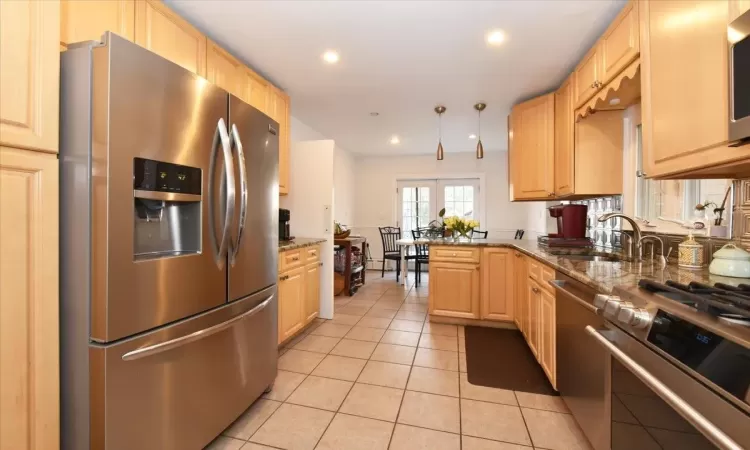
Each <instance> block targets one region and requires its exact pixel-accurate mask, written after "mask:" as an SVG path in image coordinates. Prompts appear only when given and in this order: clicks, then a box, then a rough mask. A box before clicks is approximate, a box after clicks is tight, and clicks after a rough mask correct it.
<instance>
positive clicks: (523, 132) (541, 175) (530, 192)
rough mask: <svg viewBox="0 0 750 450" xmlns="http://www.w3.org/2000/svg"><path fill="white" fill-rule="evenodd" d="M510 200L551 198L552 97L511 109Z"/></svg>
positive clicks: (552, 190)
mask: <svg viewBox="0 0 750 450" xmlns="http://www.w3.org/2000/svg"><path fill="white" fill-rule="evenodd" d="M512 115H513V116H514V117H513V120H514V125H513V146H512V147H511V149H512V155H509V158H511V159H512V160H515V163H514V164H515V167H514V168H513V171H512V172H511V176H512V180H510V182H511V183H512V185H513V198H512V200H541V199H548V198H549V197H552V196H554V190H555V183H554V176H555V175H554V150H555V94H554V93H551V94H547V95H543V96H541V97H537V98H534V99H531V100H529V101H526V102H524V103H520V104H518V105H516V106H514V107H513V111H512Z"/></svg>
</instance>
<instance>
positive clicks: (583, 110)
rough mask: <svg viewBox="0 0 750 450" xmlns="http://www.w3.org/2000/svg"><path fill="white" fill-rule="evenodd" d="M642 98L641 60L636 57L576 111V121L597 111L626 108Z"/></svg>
mask: <svg viewBox="0 0 750 450" xmlns="http://www.w3.org/2000/svg"><path fill="white" fill-rule="evenodd" d="M640 98H641V60H640V58H639V59H636V60H635V61H633V63H632V64H630V65H629V66H628V67H627V68H625V70H623V71H622V72H620V74H619V75H617V76H616V77H615V78H614V79H612V81H610V82H609V83H607V85H606V86H604V87H603V88H602V89H601V90H600V91H599V92H597V93H596V94H595V95H594V97H593V98H591V99H590V100H589V101H587V102H586V103H584V104H583V106H581V107H580V108H578V109H577V110H576V112H575V121H576V122H578V121H579V120H581V119H584V118H586V117H587V116H588V115H589V114H593V113H595V112H597V111H612V110H618V109H625V108H627V107H628V106H630V105H633V104H635V103H638V101H639V100H640Z"/></svg>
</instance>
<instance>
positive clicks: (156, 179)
mask: <svg viewBox="0 0 750 450" xmlns="http://www.w3.org/2000/svg"><path fill="white" fill-rule="evenodd" d="M201 187H202V183H201V170H200V169H199V168H197V167H189V166H181V165H179V164H172V163H168V162H162V161H154V160H152V159H143V158H134V159H133V189H138V190H142V191H159V192H179V193H182V194H195V195H200V194H201Z"/></svg>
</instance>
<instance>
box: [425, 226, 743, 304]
mask: <svg viewBox="0 0 750 450" xmlns="http://www.w3.org/2000/svg"><path fill="white" fill-rule="evenodd" d="M419 242H420V243H422V242H424V243H426V244H428V245H458V246H468V247H509V248H514V249H516V250H519V251H520V252H522V253H524V254H526V255H528V256H531V257H532V258H535V259H537V260H539V261H541V262H543V263H545V264H547V265H549V266H551V267H553V268H554V269H555V270H558V271H560V272H562V273H564V274H566V275H568V276H569V277H571V278H573V279H575V280H578V281H581V282H582V283H584V284H586V285H588V286H591V287H593V288H594V289H596V290H597V291H599V292H602V293H611V292H612V288H613V287H615V286H617V285H627V286H636V285H637V284H638V281H639V280H640V279H643V278H646V279H649V280H653V281H657V282H661V283H663V282H665V281H667V280H673V281H677V282H678V283H684V284H687V283H689V282H691V281H698V282H701V283H705V284H714V283H719V282H720V283H726V284H729V285H732V286H736V285H738V284H740V283H749V282H750V281H749V280H747V279H744V278H730V277H721V276H717V275H711V274H709V273H708V267H705V268H703V269H695V270H691V269H682V268H680V267H678V266H677V265H676V264H669V265H667V266H666V268H664V269H662V268H661V267H660V265H659V264H658V262H656V261H651V260H645V261H642V262H629V261H585V260H574V259H568V258H565V256H564V255H559V254H558V255H553V254H551V253H550V252H549V250H550V249H549V248H548V247H542V246H540V245H539V244H538V243H537V242H536V241H532V240H513V239H472V240H467V241H456V240H453V239H433V240H419ZM554 251H555V252H556V253H557V252H561V251H562V252H564V251H566V249H560V248H556V249H555V250H554ZM596 251H597V253H611V251H610V252H607V251H606V250H605V251H603V252H602V251H601V250H600V249H598V248H597V249H596ZM574 252H577V253H581V250H580V249H576V250H572V251H571V253H574Z"/></svg>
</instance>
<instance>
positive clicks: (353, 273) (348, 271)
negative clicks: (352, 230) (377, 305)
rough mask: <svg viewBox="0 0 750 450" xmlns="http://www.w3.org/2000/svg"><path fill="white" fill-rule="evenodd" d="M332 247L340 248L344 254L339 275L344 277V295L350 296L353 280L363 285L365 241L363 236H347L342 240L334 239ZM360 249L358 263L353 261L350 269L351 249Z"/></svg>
mask: <svg viewBox="0 0 750 450" xmlns="http://www.w3.org/2000/svg"><path fill="white" fill-rule="evenodd" d="M333 244H334V245H338V246H339V247H341V249H342V250H339V251H343V252H344V254H345V260H344V270H343V271H342V272H338V273H340V274H341V275H342V276H343V277H344V292H345V295H348V296H350V295H352V283H353V281H354V280H357V279H358V281H360V285H364V284H365V272H367V271H366V270H365V268H366V267H367V239H366V238H365V237H364V236H349V237H348V238H344V239H334V240H333ZM355 246H359V247H360V250H361V252H360V261H354V262H355V263H357V262H359V264H355V265H354V267H352V261H353V255H352V247H355Z"/></svg>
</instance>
